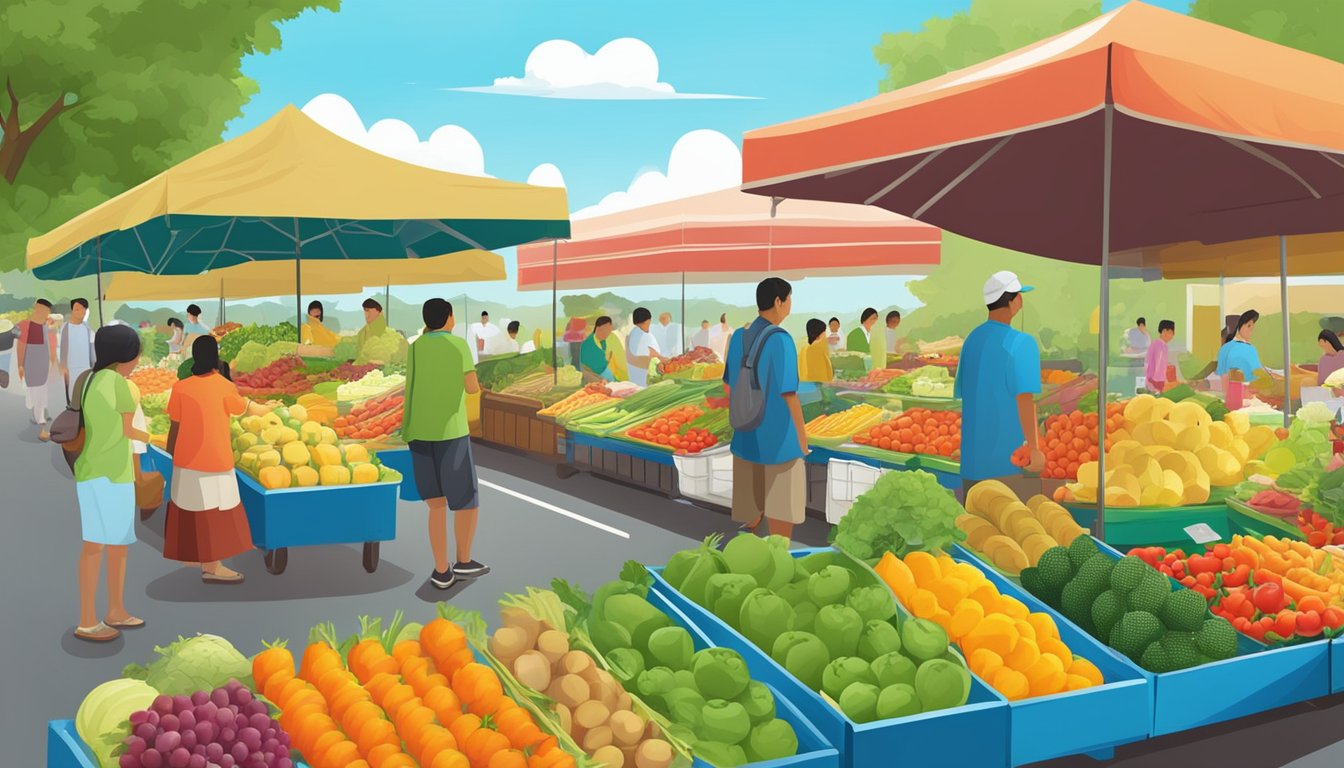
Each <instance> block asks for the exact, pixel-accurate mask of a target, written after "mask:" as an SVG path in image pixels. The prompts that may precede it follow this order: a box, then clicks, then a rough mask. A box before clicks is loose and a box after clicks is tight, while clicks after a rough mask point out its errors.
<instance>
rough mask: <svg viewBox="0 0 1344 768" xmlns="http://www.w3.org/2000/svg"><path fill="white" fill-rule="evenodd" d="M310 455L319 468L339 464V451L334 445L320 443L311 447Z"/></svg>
mask: <svg viewBox="0 0 1344 768" xmlns="http://www.w3.org/2000/svg"><path fill="white" fill-rule="evenodd" d="M312 454H313V462H314V463H315V464H317V466H319V467H329V466H340V464H341V449H340V448H337V447H336V446H334V445H327V444H326V443H322V444H321V445H317V446H313V450H312ZM324 485H325V483H324Z"/></svg>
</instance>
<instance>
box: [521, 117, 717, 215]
mask: <svg viewBox="0 0 1344 768" xmlns="http://www.w3.org/2000/svg"><path fill="white" fill-rule="evenodd" d="M534 173H535V171H534ZM557 173H558V171H557ZM741 183H742V152H741V151H740V150H738V148H737V144H735V143H733V140H732V139H730V138H728V137H727V136H725V135H723V134H722V133H719V132H718V131H712V130H708V129H701V130H697V131H691V132H690V133H688V134H686V135H684V136H682V137H681V138H680V139H677V143H676V144H674V145H673V146H672V153H671V155H669V156H668V159H667V172H666V173H663V172H662V171H645V172H643V173H641V174H639V175H638V176H636V177H635V180H634V181H632V182H630V186H629V187H628V188H627V189H626V190H625V191H624V192H612V193H611V194H609V195H607V196H606V197H604V198H602V201H601V202H599V203H598V204H597V205H591V206H589V207H587V208H583V209H581V210H578V211H575V212H574V213H573V214H571V215H570V218H571V219H586V218H591V217H593V216H601V215H602V214H604V213H615V212H616V211H628V210H630V209H632V208H639V207H641V206H645V205H652V204H653V203H661V202H664V201H667V200H677V199H679V198H683V197H691V196H693V195H699V194H704V193H706V192H714V191H716V190H720V189H727V188H729V187H736V186H738V185H740V184H741Z"/></svg>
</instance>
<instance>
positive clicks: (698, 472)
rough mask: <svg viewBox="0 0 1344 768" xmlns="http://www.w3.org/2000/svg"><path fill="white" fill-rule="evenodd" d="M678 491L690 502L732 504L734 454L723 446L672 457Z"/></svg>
mask: <svg viewBox="0 0 1344 768" xmlns="http://www.w3.org/2000/svg"><path fill="white" fill-rule="evenodd" d="M672 463H673V464H674V465H675V466H676V468H677V490H678V491H679V492H680V493H681V495H682V496H685V497H686V498H688V499H691V500H693V501H703V502H707V503H710V504H718V505H720V506H725V507H731V506H732V505H733V454H732V451H731V450H730V448H729V446H727V445H722V446H718V447H716V448H713V449H710V450H708V451H703V452H701V453H698V454H692V455H685V456H679V455H674V456H673V457H672Z"/></svg>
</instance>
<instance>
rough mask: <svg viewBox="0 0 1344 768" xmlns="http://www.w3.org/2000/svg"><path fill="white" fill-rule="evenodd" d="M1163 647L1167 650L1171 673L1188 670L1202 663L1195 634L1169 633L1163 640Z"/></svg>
mask: <svg viewBox="0 0 1344 768" xmlns="http://www.w3.org/2000/svg"><path fill="white" fill-rule="evenodd" d="M1162 645H1163V646H1164V647H1165V648H1166V649H1167V664H1168V666H1169V667H1170V670H1169V671H1172V672H1174V671H1176V670H1179V669H1188V668H1190V667H1194V666H1197V665H1198V664H1199V663H1200V661H1199V656H1200V653H1199V646H1198V645H1196V644H1195V635H1194V633H1193V632H1168V633H1167V634H1166V637H1163V638H1162Z"/></svg>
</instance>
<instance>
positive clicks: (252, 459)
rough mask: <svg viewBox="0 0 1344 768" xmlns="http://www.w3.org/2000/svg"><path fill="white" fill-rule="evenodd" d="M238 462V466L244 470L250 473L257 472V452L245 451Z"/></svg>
mask: <svg viewBox="0 0 1344 768" xmlns="http://www.w3.org/2000/svg"><path fill="white" fill-rule="evenodd" d="M236 463H237V464H238V468H239V469H241V470H243V471H244V472H247V473H248V474H256V471H257V454H255V453H245V454H243V455H242V456H239V457H238V461H237V462H236Z"/></svg>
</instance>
